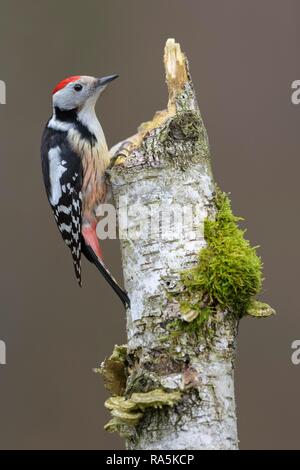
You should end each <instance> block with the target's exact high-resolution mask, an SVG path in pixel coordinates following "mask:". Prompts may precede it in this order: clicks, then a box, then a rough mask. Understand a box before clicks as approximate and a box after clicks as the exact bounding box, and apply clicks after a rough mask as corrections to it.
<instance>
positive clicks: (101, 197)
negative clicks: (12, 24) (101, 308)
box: [41, 76, 129, 306]
mask: <svg viewBox="0 0 300 470" xmlns="http://www.w3.org/2000/svg"><path fill="white" fill-rule="evenodd" d="M113 78H116V76H110V77H104V78H102V79H96V78H93V77H87V76H75V77H70V78H68V79H66V80H63V81H62V82H60V83H59V84H58V85H57V87H56V88H55V89H54V91H53V115H52V117H51V118H50V120H49V121H48V123H47V125H46V128H45V130H44V133H43V137H42V146H41V158H42V171H43V177H44V183H45V188H46V193H47V196H48V200H49V202H50V205H51V207H52V210H53V213H54V217H55V220H56V223H57V226H58V229H59V231H60V233H61V235H62V237H63V239H64V241H65V243H66V244H67V246H68V247H69V249H70V251H71V254H72V258H73V263H74V268H75V274H76V278H77V280H78V282H79V284H80V285H81V253H83V254H84V255H85V256H86V258H87V259H88V260H89V261H91V262H92V263H94V264H95V266H96V267H97V268H98V269H99V271H100V272H101V274H102V275H103V276H104V277H105V279H106V280H107V282H108V283H109V284H110V285H111V286H112V288H113V289H114V291H115V292H116V293H117V295H118V296H119V297H120V299H121V300H122V302H123V303H124V305H126V306H128V305H129V299H128V296H127V294H126V292H124V291H123V290H122V289H121V288H120V286H119V285H118V283H117V281H116V280H115V279H114V278H113V276H112V275H111V274H110V272H109V271H108V269H107V268H106V266H105V265H104V263H103V260H102V254H101V250H100V247H99V242H98V239H97V236H96V224H97V218H96V208H97V206H98V205H99V204H101V203H103V202H104V201H105V197H106V183H105V178H104V172H105V170H106V168H107V166H108V164H109V161H110V158H109V153H108V149H107V145H106V141H105V137H104V134H103V131H102V128H101V126H100V123H99V121H98V119H97V117H96V114H95V110H94V107H95V103H96V101H97V99H98V97H99V95H100V93H101V91H102V90H103V89H104V88H105V87H106V84H107V83H108V82H109V81H111V80H112V79H113Z"/></svg>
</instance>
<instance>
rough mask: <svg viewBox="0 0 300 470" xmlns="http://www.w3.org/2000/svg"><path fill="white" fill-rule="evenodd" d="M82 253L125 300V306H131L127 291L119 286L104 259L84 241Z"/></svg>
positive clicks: (121, 298) (122, 299)
mask: <svg viewBox="0 0 300 470" xmlns="http://www.w3.org/2000/svg"><path fill="white" fill-rule="evenodd" d="M82 253H83V254H84V255H85V257H86V258H87V259H88V260H89V261H90V262H91V263H93V264H94V265H95V266H96V268H97V269H98V270H99V271H100V273H101V274H102V276H103V277H104V279H105V280H106V281H107V282H108V284H109V285H110V286H111V287H112V289H113V290H114V291H115V293H116V294H117V296H118V297H119V298H120V300H121V301H122V302H123V305H124V306H125V308H126V307H130V300H129V297H128V295H127V293H126V292H125V291H124V290H123V289H122V288H121V287H120V286H119V284H118V283H117V281H116V280H115V278H114V277H113V276H112V275H111V273H110V272H109V270H108V269H107V268H106V266H105V264H104V263H103V261H101V260H100V259H99V258H98V256H97V255H96V254H95V252H94V251H93V249H92V248H91V247H90V246H89V245H87V244H86V243H84V242H83V246H82Z"/></svg>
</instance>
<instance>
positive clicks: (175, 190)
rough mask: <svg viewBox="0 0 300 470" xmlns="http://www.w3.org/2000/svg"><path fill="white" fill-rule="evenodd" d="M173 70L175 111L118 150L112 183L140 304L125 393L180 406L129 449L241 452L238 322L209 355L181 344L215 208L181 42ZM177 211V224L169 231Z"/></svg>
mask: <svg viewBox="0 0 300 470" xmlns="http://www.w3.org/2000/svg"><path fill="white" fill-rule="evenodd" d="M164 63H165V68H166V81H167V85H168V90H169V102H168V108H167V110H166V111H163V112H159V113H157V114H156V115H155V117H154V119H153V120H152V121H151V122H148V123H146V124H143V125H142V126H141V127H140V129H139V132H138V134H136V135H135V136H133V137H132V138H129V139H128V140H127V141H125V142H123V143H121V144H119V145H117V146H115V147H114V149H112V152H113V154H114V155H115V165H114V166H113V168H112V169H111V170H110V180H111V185H112V192H113V197H114V201H115V206H116V210H117V214H118V221H119V230H120V238H121V250H122V259H123V270H124V282H125V287H126V290H127V291H128V294H129V297H130V300H131V308H130V309H128V310H127V333H128V350H127V371H128V372H127V383H126V391H125V392H124V393H125V396H126V397H130V396H132V394H133V393H137V394H141V393H148V392H151V390H154V389H155V390H163V391H164V392H169V393H172V392H175V391H179V392H180V400H177V401H176V403H172V405H173V406H168V405H166V406H162V407H161V408H160V407H158V408H157V407H155V406H153V407H145V409H144V412H143V416H142V418H141V419H140V420H139V421H138V423H137V424H136V426H135V427H134V430H133V431H132V432H131V433H127V434H126V444H127V448H128V449H157V450H160V449H168V450H170V449H185V450H194V449H237V446H238V439H237V426H236V411H235V397H234V360H235V338H236V334H237V320H235V319H234V318H233V317H232V315H231V316H230V315H227V314H226V312H223V313H220V318H221V321H220V322H219V326H218V328H217V331H216V332H215V334H214V337H213V338H212V340H211V342H210V344H209V347H208V340H207V339H205V338H202V339H199V337H198V336H197V335H192V334H188V333H187V332H185V331H182V333H181V334H179V335H178V334H176V335H172V320H174V319H176V318H182V314H181V313H180V311H179V305H178V303H177V302H176V300H175V299H174V297H173V296H172V292H173V293H174V292H175V293H176V292H177V291H178V289H180V272H181V271H183V270H185V269H188V268H190V267H192V266H194V265H195V264H196V263H197V262H198V256H199V251H200V250H201V249H202V248H203V247H204V246H205V240H204V237H203V223H204V220H205V218H206V217H213V216H214V211H215V208H214V204H213V199H212V198H213V193H214V181H213V176H212V172H211V166H210V150H209V144H208V137H207V133H206V130H205V127H204V124H203V121H202V118H201V115H200V112H199V109H198V105H197V100H196V97H195V93H194V89H193V84H192V81H191V77H190V74H189V70H188V65H187V60H186V58H185V56H184V54H183V53H182V52H181V50H180V46H179V45H178V44H176V43H175V42H174V40H168V41H167V44H166V48H165V57H164ZM168 208H172V209H174V214H173V218H172V217H171V219H172V220H171V225H170V227H171V228H170V229H169V230H166V227H165V225H166V221H165V219H166V218H167V219H168V216H167V217H165V216H166V212H167V209H168ZM186 208H189V209H188V210H187V211H186ZM190 208H192V210H193V217H192V219H191V218H190V217H189V216H188V214H189V210H190ZM185 211H186V212H185ZM151 216H152V217H151ZM150 219H151V223H150ZM168 222H170V218H169V219H168ZM149 224H150V225H149ZM149 227H150V228H149ZM186 320H191V318H188V315H187V317H186ZM156 405H157V403H156Z"/></svg>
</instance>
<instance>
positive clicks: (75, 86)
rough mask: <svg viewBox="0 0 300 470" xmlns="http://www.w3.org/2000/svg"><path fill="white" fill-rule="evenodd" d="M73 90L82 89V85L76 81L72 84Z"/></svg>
mask: <svg viewBox="0 0 300 470" xmlns="http://www.w3.org/2000/svg"><path fill="white" fill-rule="evenodd" d="M74 90H75V91H81V90H82V85H80V84H79V83H77V84H76V85H74Z"/></svg>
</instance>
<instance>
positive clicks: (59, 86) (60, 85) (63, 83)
mask: <svg viewBox="0 0 300 470" xmlns="http://www.w3.org/2000/svg"><path fill="white" fill-rule="evenodd" d="M79 78H80V75H73V76H72V77H68V78H65V79H64V80H62V81H61V82H59V83H58V84H57V85H56V87H55V88H53V91H52V95H54V94H55V93H56V92H57V91H59V90H62V89H63V88H65V86H66V85H68V83H71V82H76V80H79Z"/></svg>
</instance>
